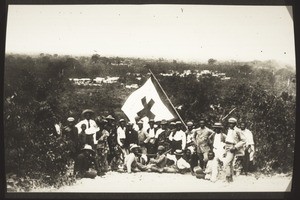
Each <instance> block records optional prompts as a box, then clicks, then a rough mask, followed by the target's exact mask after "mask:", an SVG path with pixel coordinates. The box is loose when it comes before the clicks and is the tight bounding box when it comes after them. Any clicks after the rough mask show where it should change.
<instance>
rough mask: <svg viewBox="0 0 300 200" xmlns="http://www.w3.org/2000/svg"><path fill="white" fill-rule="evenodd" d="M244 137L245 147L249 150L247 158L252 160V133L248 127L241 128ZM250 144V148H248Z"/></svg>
mask: <svg viewBox="0 0 300 200" xmlns="http://www.w3.org/2000/svg"><path fill="white" fill-rule="evenodd" d="M241 131H242V133H243V134H244V136H245V138H246V144H245V148H246V150H247V151H248V152H249V160H250V161H252V160H253V158H254V152H255V149H254V148H255V147H254V140H253V134H252V132H251V131H250V130H249V129H245V130H241ZM249 146H250V148H248V147H249Z"/></svg>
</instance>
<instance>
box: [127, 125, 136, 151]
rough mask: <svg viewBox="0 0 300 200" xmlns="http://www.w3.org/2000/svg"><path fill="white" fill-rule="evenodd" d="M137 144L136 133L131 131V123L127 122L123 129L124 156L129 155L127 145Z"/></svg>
mask: <svg viewBox="0 0 300 200" xmlns="http://www.w3.org/2000/svg"><path fill="white" fill-rule="evenodd" d="M130 144H138V133H137V132H136V131H135V130H134V129H133V123H131V122H128V123H127V125H126V129H125V140H124V148H125V151H126V155H127V154H129V145H130Z"/></svg>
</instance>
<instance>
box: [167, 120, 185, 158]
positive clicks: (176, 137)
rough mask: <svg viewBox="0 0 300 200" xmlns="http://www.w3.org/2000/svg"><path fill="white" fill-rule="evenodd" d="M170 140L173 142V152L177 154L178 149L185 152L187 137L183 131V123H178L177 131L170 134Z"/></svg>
mask: <svg viewBox="0 0 300 200" xmlns="http://www.w3.org/2000/svg"><path fill="white" fill-rule="evenodd" d="M169 140H170V141H171V148H172V152H175V150H176V149H180V150H185V147H186V135H185V132H183V130H182V123H181V121H177V122H176V131H174V132H172V133H171V134H170V136H169Z"/></svg>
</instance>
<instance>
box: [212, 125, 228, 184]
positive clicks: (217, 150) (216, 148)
mask: <svg viewBox="0 0 300 200" xmlns="http://www.w3.org/2000/svg"><path fill="white" fill-rule="evenodd" d="M212 127H213V128H214V133H212V134H211V135H210V136H209V140H210V141H211V143H212V149H213V153H214V158H213V159H212V161H211V164H210V165H211V177H210V180H211V181H212V182H215V181H217V176H218V174H219V168H220V167H221V165H220V164H221V163H224V158H225V157H224V155H225V149H224V146H225V140H226V135H225V134H224V133H222V129H223V125H222V123H219V122H216V123H214V125H213V126H212Z"/></svg>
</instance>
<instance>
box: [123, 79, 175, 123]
mask: <svg viewBox="0 0 300 200" xmlns="http://www.w3.org/2000/svg"><path fill="white" fill-rule="evenodd" d="M121 109H122V111H123V112H124V113H125V114H126V115H127V117H128V119H129V120H130V121H132V122H134V121H135V117H140V118H145V117H147V118H149V119H154V120H155V121H161V120H163V119H165V120H173V119H175V118H177V117H176V116H174V115H173V114H172V113H171V112H170V110H169V109H168V108H167V107H166V106H165V104H164V103H163V102H162V100H161V98H160V97H159V94H158V92H157V90H156V88H155V86H154V84H153V82H152V80H151V78H149V79H148V80H147V81H146V83H145V84H144V85H143V86H142V87H140V88H139V89H137V90H136V91H134V92H133V93H132V94H131V95H130V96H129V97H128V99H127V100H126V102H125V103H124V105H123V106H122V108H121Z"/></svg>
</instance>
